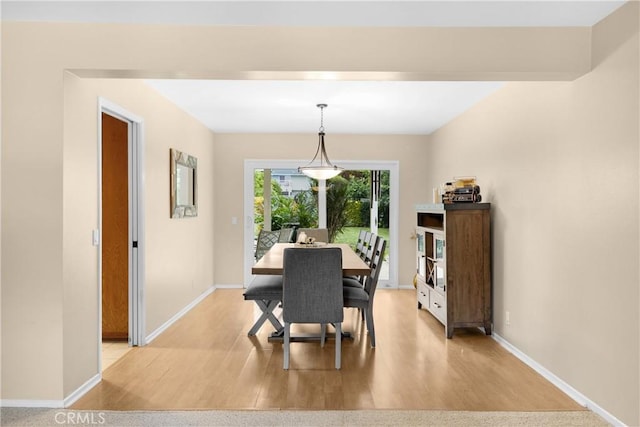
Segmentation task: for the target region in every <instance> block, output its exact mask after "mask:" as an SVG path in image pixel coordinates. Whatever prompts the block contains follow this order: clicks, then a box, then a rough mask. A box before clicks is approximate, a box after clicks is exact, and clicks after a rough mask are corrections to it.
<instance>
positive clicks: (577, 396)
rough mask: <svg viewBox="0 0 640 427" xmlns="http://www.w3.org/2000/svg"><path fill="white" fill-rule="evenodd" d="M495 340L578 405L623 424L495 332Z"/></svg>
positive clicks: (609, 421) (622, 424) (606, 418)
mask: <svg viewBox="0 0 640 427" xmlns="http://www.w3.org/2000/svg"><path fill="white" fill-rule="evenodd" d="M491 336H492V337H493V339H494V340H495V341H497V342H498V344H500V345H501V346H502V347H504V348H505V349H506V350H507V351H508V352H509V353H511V354H513V355H514V356H516V357H517V358H518V359H520V360H521V361H523V362H524V363H525V364H526V365H528V366H529V367H530V368H532V369H533V370H534V371H536V372H537V373H539V374H540V375H542V376H543V377H544V378H545V379H547V380H548V381H549V382H550V383H551V384H553V385H555V386H556V387H558V388H559V389H560V390H561V391H562V392H563V393H564V394H566V395H567V396H569V397H570V398H572V399H573V400H575V401H576V402H578V403H579V404H580V405H582V406H584V407H586V408H588V409H589V410H591V411H593V412H595V413H596V414H598V415H600V416H601V417H602V418H604V419H605V420H606V421H607V422H608V423H610V424H611V425H614V426H624V425H625V424H624V423H623V422H622V421H620V420H619V419H617V418H616V417H615V416H613V415H612V414H611V413H609V412H607V411H606V410H605V409H604V408H602V407H601V406H599V405H598V404H596V403H595V402H594V401H592V400H591V399H589V398H588V397H587V396H585V395H584V394H582V393H580V392H579V391H578V390H576V389H575V388H573V387H572V386H571V385H570V384H568V383H567V382H565V381H564V380H562V379H561V378H559V377H558V376H557V375H555V374H554V373H553V372H551V371H549V370H548V369H547V368H545V367H544V366H542V365H541V364H539V363H538V362H536V361H535V360H533V359H532V358H531V357H529V356H527V355H526V354H525V353H523V352H522V351H521V350H520V349H519V348H517V347H516V346H514V345H513V344H511V343H510V342H509V341H507V340H506V339H504V338H503V337H501V336H500V335H498V334H496V333H495V332H494V333H493V334H492V335H491Z"/></svg>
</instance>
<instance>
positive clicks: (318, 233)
mask: <svg viewBox="0 0 640 427" xmlns="http://www.w3.org/2000/svg"><path fill="white" fill-rule="evenodd" d="M301 233H304V234H306V235H307V237H314V238H315V239H316V242H324V243H329V230H328V229H326V228H298V236H299V235H300V234H301Z"/></svg>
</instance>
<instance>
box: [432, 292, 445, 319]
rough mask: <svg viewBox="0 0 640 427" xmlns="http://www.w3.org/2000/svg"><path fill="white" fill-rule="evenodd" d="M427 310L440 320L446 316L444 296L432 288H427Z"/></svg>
mask: <svg viewBox="0 0 640 427" xmlns="http://www.w3.org/2000/svg"><path fill="white" fill-rule="evenodd" d="M429 311H430V312H431V313H433V315H434V316H436V317H437V318H438V319H439V320H440V321H441V322H443V323H444V322H445V319H446V318H447V306H446V303H445V301H444V296H442V295H441V294H439V293H438V292H436V291H434V290H432V289H429Z"/></svg>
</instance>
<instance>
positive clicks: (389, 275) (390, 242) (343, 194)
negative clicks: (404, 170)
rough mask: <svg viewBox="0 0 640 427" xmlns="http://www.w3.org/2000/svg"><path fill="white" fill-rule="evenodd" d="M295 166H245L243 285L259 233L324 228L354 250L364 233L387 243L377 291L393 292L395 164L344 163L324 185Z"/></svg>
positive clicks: (291, 163)
mask: <svg viewBox="0 0 640 427" xmlns="http://www.w3.org/2000/svg"><path fill="white" fill-rule="evenodd" d="M299 163H300V162H297V161H275V160H247V161H245V197H244V198H245V244H244V247H245V263H244V269H245V274H244V278H245V283H248V282H249V281H250V280H251V266H252V265H253V263H254V261H255V258H254V253H255V244H256V238H257V235H258V233H259V231H260V230H262V229H264V230H279V229H282V228H290V227H294V228H295V227H301V228H306V227H310V228H315V227H319V228H328V229H329V234H330V240H331V241H332V242H339V243H348V244H351V245H353V246H355V243H356V240H357V238H358V233H359V231H360V230H362V229H366V230H371V231H372V232H375V233H376V234H379V235H381V236H382V237H384V238H385V239H387V249H386V255H385V262H384V265H383V268H382V271H381V273H380V279H379V286H381V287H397V271H396V266H397V236H396V234H397V233H396V230H397V212H398V163H397V162H364V161H363V162H344V161H341V162H340V165H341V166H342V167H344V168H345V169H346V170H345V171H344V172H343V173H342V174H341V175H340V176H338V177H336V178H333V179H331V180H328V181H326V182H325V181H316V180H312V179H310V178H308V177H306V176H305V175H303V174H301V173H299V172H298V170H297V165H298V164H299Z"/></svg>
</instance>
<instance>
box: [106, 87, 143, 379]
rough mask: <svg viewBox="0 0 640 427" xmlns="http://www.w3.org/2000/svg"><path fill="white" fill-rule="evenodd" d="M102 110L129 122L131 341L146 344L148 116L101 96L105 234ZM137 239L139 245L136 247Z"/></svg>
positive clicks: (133, 343)
mask: <svg viewBox="0 0 640 427" xmlns="http://www.w3.org/2000/svg"><path fill="white" fill-rule="evenodd" d="M102 113H106V114H109V115H111V116H113V117H116V118H118V119H120V120H122V121H125V122H127V123H128V125H129V136H128V140H129V141H128V151H129V153H128V161H129V167H128V171H129V177H128V182H129V249H130V250H129V287H128V288H129V289H128V291H129V316H128V317H129V345H140V346H142V345H145V340H144V331H145V314H146V310H145V303H144V302H145V299H144V278H145V269H144V262H143V261H142V260H144V259H145V256H144V237H145V235H144V230H145V227H144V120H143V119H142V118H141V117H139V116H138V115H136V114H133V113H131V112H130V111H128V110H126V109H125V108H122V107H121V106H119V105H117V104H115V103H113V102H111V101H109V100H108V99H105V98H103V97H98V227H99V234H100V236H101V238H102ZM133 241H137V242H138V245H137V249H134V248H132V246H133ZM98 257H99V258H98V283H99V290H98V313H99V318H98V319H99V320H98V340H97V341H98V354H99V356H98V372H101V371H102V368H101V366H102V350H101V341H102V340H101V337H102V245H101V244H100V250H99V251H98Z"/></svg>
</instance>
